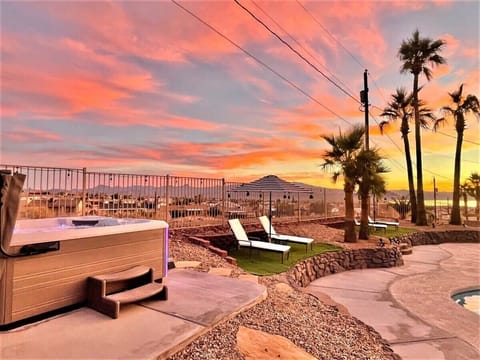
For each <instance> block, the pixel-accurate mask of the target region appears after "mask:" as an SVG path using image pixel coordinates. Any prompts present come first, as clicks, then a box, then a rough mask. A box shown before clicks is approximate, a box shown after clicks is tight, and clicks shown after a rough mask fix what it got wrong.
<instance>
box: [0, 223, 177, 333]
mask: <svg viewBox="0 0 480 360" xmlns="http://www.w3.org/2000/svg"><path fill="white" fill-rule="evenodd" d="M88 218H90V219H93V218H94V219H98V220H99V221H100V224H99V225H101V226H77V227H75V226H73V225H72V218H53V219H38V220H19V221H17V222H16V225H15V231H14V234H13V237H12V241H11V248H12V249H14V251H15V252H16V253H19V251H20V249H21V248H22V247H24V246H25V245H27V246H32V245H35V244H43V243H50V242H58V244H59V249H58V250H56V251H51V252H47V253H43V254H36V255H29V256H21V257H7V256H4V255H2V256H1V257H0V325H6V324H9V323H12V322H16V321H19V320H22V319H26V318H29V317H31V316H35V315H39V314H43V313H45V312H49V311H52V310H56V309H60V308H62V307H65V306H69V305H73V304H78V303H82V302H85V300H86V298H87V279H88V277H89V276H94V275H100V274H106V273H115V272H119V271H123V270H127V269H129V268H132V267H134V266H138V265H145V266H148V267H151V268H153V270H154V278H155V279H156V280H157V281H162V279H163V278H164V277H165V276H166V275H167V266H168V224H167V223H166V222H164V221H157V220H143V219H112V218H100V217H84V219H88ZM109 225H111V226H109Z"/></svg>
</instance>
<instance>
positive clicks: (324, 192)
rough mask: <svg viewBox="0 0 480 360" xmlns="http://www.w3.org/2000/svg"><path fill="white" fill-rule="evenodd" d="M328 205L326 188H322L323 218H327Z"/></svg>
mask: <svg viewBox="0 0 480 360" xmlns="http://www.w3.org/2000/svg"><path fill="white" fill-rule="evenodd" d="M327 212H328V206H327V188H323V213H324V216H325V220H326V219H327V218H328V214H327Z"/></svg>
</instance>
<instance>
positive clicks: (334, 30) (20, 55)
mask: <svg viewBox="0 0 480 360" xmlns="http://www.w3.org/2000/svg"><path fill="white" fill-rule="evenodd" d="M240 2H241V4H243V5H244V6H245V7H247V8H248V9H250V11H251V12H252V13H254V14H255V15H256V16H257V17H258V18H259V19H261V20H262V21H264V22H265V23H266V24H267V25H268V26H269V27H270V28H271V29H272V30H273V31H275V32H276V33H277V34H278V35H279V36H281V37H282V38H283V39H284V40H285V41H287V42H288V43H289V44H290V45H291V46H292V47H294V48H295V49H296V50H298V52H300V53H301V54H303V56H304V57H305V58H307V59H308V60H309V61H310V62H311V63H312V64H314V65H315V66H316V67H317V68H318V69H319V70H320V71H322V72H323V73H324V74H325V75H327V76H328V77H329V78H330V79H331V80H332V81H333V82H335V83H337V84H338V85H339V86H340V87H342V88H343V89H344V90H345V91H346V92H347V93H349V94H350V95H353V97H354V98H355V100H356V99H357V98H358V97H359V96H358V93H359V91H360V90H361V89H362V88H363V72H364V69H368V72H369V83H370V84H369V85H370V86H369V88H370V92H369V96H370V103H371V107H370V111H371V113H372V115H373V116H372V118H371V120H370V122H371V128H370V134H371V135H370V136H371V146H375V147H378V148H380V149H381V153H382V155H383V156H385V157H386V158H387V160H386V161H385V163H386V165H387V166H388V167H389V168H390V170H391V172H390V173H389V174H388V175H387V176H386V178H387V186H388V188H389V189H406V188H407V182H406V180H407V179H406V170H405V160H404V151H403V142H402V139H401V137H400V132H399V125H400V124H399V122H397V123H394V124H393V125H392V126H391V127H389V128H388V131H387V135H388V136H387V135H381V134H380V132H379V130H378V126H377V124H376V121H378V122H380V121H382V119H381V118H380V116H379V114H380V113H381V110H380V109H382V108H384V107H385V106H386V104H387V101H389V98H390V95H391V94H392V93H393V92H394V91H395V89H396V88H397V87H400V86H404V87H406V88H407V89H408V90H410V89H411V87H412V79H413V78H412V76H411V75H410V74H400V72H399V69H400V66H401V64H400V61H399V60H398V58H397V57H396V54H397V50H398V48H399V46H400V43H401V41H402V40H404V39H407V38H409V37H411V34H412V32H413V31H414V30H415V29H417V28H418V29H419V31H420V34H421V35H422V36H428V37H430V38H432V39H438V38H441V39H444V40H445V41H446V43H447V45H446V47H445V50H444V51H443V53H442V55H443V56H444V57H445V58H446V59H447V62H448V64H447V65H444V66H441V67H439V68H436V69H435V70H434V72H433V79H432V81H430V82H428V83H427V82H426V79H425V78H424V77H422V78H421V79H420V84H421V85H425V87H424V89H423V90H422V93H421V95H422V98H423V99H424V100H425V101H426V102H427V104H428V105H429V106H430V107H431V108H432V109H439V108H440V107H441V106H443V105H450V104H451V103H450V98H449V96H448V92H452V91H454V90H456V89H457V88H458V87H459V85H460V84H461V83H464V84H465V85H464V93H465V94H474V95H476V96H477V97H480V80H479V2H478V1H427V2H417V1H403V2H397V1H355V2H347V1H337V2H331V1H299V2H297V1H288V2H287V1H285V2H260V1H247V0H241V1H240ZM180 5H181V6H183V7H185V8H186V9H188V10H190V11H191V12H193V13H194V14H196V15H197V16H198V17H199V18H201V19H202V20H203V21H205V22H206V23H207V24H209V25H210V26H211V27H213V28H214V29H216V30H217V31H219V32H221V33H222V34H223V35H224V36H226V37H227V38H229V39H230V40H231V41H233V42H234V43H236V44H237V45H238V46H239V47H241V48H243V49H245V50H246V51H247V52H248V53H249V54H251V55H253V56H254V57H255V58H257V59H258V60H260V61H261V62H263V64H265V65H267V66H268V67H270V68H271V69H273V70H274V71H275V72H276V73H277V74H279V75H281V76H282V77H283V78H284V79H287V80H288V81H289V82H290V84H288V83H287V82H286V81H285V80H283V79H282V78H280V77H279V76H278V75H276V74H274V73H273V72H271V71H270V70H268V69H267V68H266V67H265V66H264V65H261V64H260V63H258V62H257V61H256V60H254V59H253V58H252V57H250V56H249V55H247V54H246V53H244V52H242V51H241V50H240V49H239V48H237V47H235V46H234V45H233V44H232V43H230V42H229V41H227V40H226V39H225V38H223V37H221V36H220V35H219V34H217V33H216V32H214V31H213V30H212V29H211V28H209V27H207V26H206V25H205V24H203V23H201V22H199V21H198V20H197V19H196V18H194V17H193V16H192V15H190V14H188V13H186V12H185V11H184V10H182V9H181V8H180V7H179V6H177V5H175V4H174V3H173V2H169V1H145V2H141V1H135V2H133V1H132V2H119V1H108V2H93V1H78V2H72V1H55V2H47V1H28V2H20V1H2V2H1V4H0V10H1V29H0V30H1V44H0V48H1V89H0V96H1V149H0V150H1V156H0V163H3V164H12V165H35V166H51V167H71V168H83V167H86V168H88V169H89V170H98V171H106V172H110V171H112V172H122V173H134V174H157V175H164V174H170V175H179V176H201V177H215V178H220V177H224V178H226V179H227V180H229V181H249V180H254V179H256V178H259V177H261V176H264V175H268V174H274V175H278V176H280V177H282V178H284V179H286V180H291V181H302V182H305V183H308V184H312V185H320V186H329V187H333V185H332V183H331V180H330V177H331V174H328V173H326V172H325V171H323V170H322V169H321V167H320V165H321V163H322V158H321V156H322V153H323V151H324V150H325V149H327V143H326V142H325V141H324V140H323V139H322V137H321V135H329V134H338V132H339V130H342V131H347V130H348V129H349V128H350V127H351V124H363V122H364V113H363V112H361V111H360V106H359V104H358V102H357V101H355V100H354V99H352V98H351V97H350V96H347V95H346V94H345V93H344V92H342V91H340V90H339V89H338V87H336V86H334V85H333V84H332V82H331V81H329V80H327V79H326V78H325V77H324V76H322V75H321V74H320V73H319V72H317V71H315V70H314V69H312V67H310V66H309V65H307V64H306V63H305V62H304V61H303V60H302V59H301V58H299V57H298V56H297V55H295V54H294V53H293V52H292V51H291V50H290V49H289V48H287V47H286V46H285V45H284V44H282V43H281V42H280V41H279V40H278V39H277V38H276V37H274V36H273V35H272V34H271V33H269V32H268V31H267V30H266V29H265V28H264V27H263V26H262V25H261V24H259V23H258V22H257V21H255V20H254V19H253V18H252V17H251V16H250V15H249V14H248V13H247V12H245V11H244V10H243V9H242V8H241V7H239V6H238V5H237V4H236V3H235V2H227V1H209V2H206V1H196V2H181V3H180ZM291 84H295V86H296V87H297V88H294V87H293V86H292V85H291ZM307 95H308V96H307ZM468 124H469V127H468V129H467V130H466V132H465V141H464V143H463V156H462V181H463V179H464V178H466V177H468V176H469V175H470V174H471V173H472V172H473V171H479V170H480V169H479V165H478V164H479V159H480V150H479V148H480V146H479V143H480V139H479V130H480V129H479V122H478V121H477V120H476V119H475V118H469V119H468ZM422 136H423V149H424V155H423V161H424V179H425V189H426V190H431V188H433V185H432V179H433V176H435V177H436V180H437V184H438V187H439V188H440V190H441V191H449V190H451V186H452V185H451V183H452V182H453V162H454V151H455V141H456V140H455V138H456V133H455V130H454V123H453V120H452V119H450V120H449V122H448V124H447V125H446V126H445V127H442V128H441V129H440V132H439V133H433V132H432V131H431V130H426V131H423V133H422ZM410 141H411V144H412V146H413V145H414V137H413V130H412V132H411V134H410ZM412 150H413V148H412ZM412 154H413V155H414V152H413V153H412ZM340 185H341V184H338V185H337V186H336V187H339V186H340Z"/></svg>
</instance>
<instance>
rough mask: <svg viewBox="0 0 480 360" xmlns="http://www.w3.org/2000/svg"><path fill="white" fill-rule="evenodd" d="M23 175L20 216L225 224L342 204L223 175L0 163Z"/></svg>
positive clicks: (322, 211)
mask: <svg viewBox="0 0 480 360" xmlns="http://www.w3.org/2000/svg"><path fill="white" fill-rule="evenodd" d="M0 169H5V170H10V171H11V172H13V173H15V172H18V173H22V174H25V175H26V180H25V183H24V186H23V191H22V195H21V199H20V211H19V218H20V219H26V218H27V219H34V218H45V217H58V216H85V215H98V216H111V217H129V218H150V219H159V220H165V221H167V222H168V223H169V225H170V226H171V227H172V228H181V227H195V226H205V225H225V224H226V220H227V219H229V218H241V219H243V220H245V221H247V222H248V221H254V220H255V221H256V218H257V217H258V216H260V215H264V214H268V212H269V211H272V213H273V215H274V216H276V217H282V218H292V219H295V218H302V219H303V218H312V217H317V218H318V217H332V216H342V215H343V214H344V211H343V204H342V203H341V202H340V203H339V202H334V201H329V199H328V198H327V196H326V192H325V190H324V192H323V195H322V196H320V198H317V199H310V198H309V197H308V195H305V194H275V195H274V196H273V199H272V204H271V205H270V203H269V195H268V193H251V194H250V193H246V192H236V191H232V190H233V189H234V188H236V187H237V186H238V185H240V183H238V182H228V181H225V179H214V178H194V177H181V176H171V175H142V174H121V173H113V172H95V171H88V170H87V169H86V168H82V169H78V168H60V167H38V166H23V165H4V164H1V165H0Z"/></svg>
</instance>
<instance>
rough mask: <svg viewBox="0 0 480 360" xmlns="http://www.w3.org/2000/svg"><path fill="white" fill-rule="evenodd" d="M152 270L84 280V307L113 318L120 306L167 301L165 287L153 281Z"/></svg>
mask: <svg viewBox="0 0 480 360" xmlns="http://www.w3.org/2000/svg"><path fill="white" fill-rule="evenodd" d="M153 273H154V271H153V269H152V268H149V267H148V266H136V267H134V268H131V269H128V270H125V271H121V272H117V273H113V274H104V275H97V276H92V277H90V278H89V279H88V306H90V307H91V308H93V309H95V310H97V311H99V312H101V313H104V314H106V315H108V316H110V317H112V318H114V319H116V318H118V315H119V313H120V305H121V304H127V303H132V302H136V301H141V300H145V299H148V298H151V297H155V298H158V299H161V300H167V297H168V292H167V287H166V286H165V285H163V284H160V283H157V282H155V280H154V276H153Z"/></svg>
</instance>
